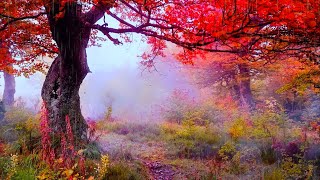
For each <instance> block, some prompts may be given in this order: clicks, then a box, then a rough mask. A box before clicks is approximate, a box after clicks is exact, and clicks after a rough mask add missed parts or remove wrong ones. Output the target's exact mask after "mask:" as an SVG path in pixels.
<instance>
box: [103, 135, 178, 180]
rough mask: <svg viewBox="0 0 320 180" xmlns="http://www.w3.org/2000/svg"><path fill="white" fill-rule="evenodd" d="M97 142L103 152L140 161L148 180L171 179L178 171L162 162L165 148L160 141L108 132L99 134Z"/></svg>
mask: <svg viewBox="0 0 320 180" xmlns="http://www.w3.org/2000/svg"><path fill="white" fill-rule="evenodd" d="M99 143H100V145H101V148H102V151H103V153H104V154H109V155H110V156H113V157H120V158H123V159H126V160H137V161H139V162H141V163H142V164H143V165H144V166H145V168H146V169H147V171H148V172H147V173H148V175H149V179H150V180H173V179H174V175H175V174H177V173H178V172H177V171H176V170H175V168H174V167H173V166H172V165H168V164H165V163H164V162H163V160H164V154H165V152H166V149H165V147H164V145H163V144H161V143H160V142H148V143H146V142H144V141H139V140H134V139H130V138H128V137H127V136H125V135H121V134H116V133H108V134H105V135H103V136H101V138H100V140H99Z"/></svg>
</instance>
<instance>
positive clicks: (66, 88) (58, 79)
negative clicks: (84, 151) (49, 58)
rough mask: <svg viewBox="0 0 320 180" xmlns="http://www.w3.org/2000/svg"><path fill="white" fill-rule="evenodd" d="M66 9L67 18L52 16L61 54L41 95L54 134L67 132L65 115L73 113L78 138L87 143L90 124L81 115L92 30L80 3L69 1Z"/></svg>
mask: <svg viewBox="0 0 320 180" xmlns="http://www.w3.org/2000/svg"><path fill="white" fill-rule="evenodd" d="M52 8H53V9H59V6H58V5H57V4H53V7H52ZM65 8H66V10H65V14H64V17H62V18H61V19H59V20H58V21H57V20H56V18H55V17H54V15H50V14H49V16H48V19H49V24H50V28H51V32H52V36H53V39H54V40H55V41H56V43H57V45H58V47H59V56H58V57H57V58H56V59H55V60H54V61H53V63H52V65H51V67H50V69H49V71H48V74H47V76H46V79H45V82H44V85H43V88H42V93H41V95H42V98H43V100H44V103H45V106H46V108H47V110H48V115H49V123H50V124H49V125H50V127H51V129H52V131H53V133H55V134H56V135H58V136H59V133H61V132H64V133H66V121H65V118H66V116H69V118H70V124H71V126H72V131H73V134H74V139H75V140H76V142H81V143H86V141H87V137H86V135H87V124H86V121H85V120H84V118H83V116H82V114H81V109H80V97H79V89H80V85H81V83H82V81H83V80H84V78H85V77H86V75H87V73H88V72H89V68H88V65H87V56H86V47H87V44H88V41H89V36H90V29H89V28H86V27H85V26H84V25H83V24H82V22H81V21H80V15H79V12H80V13H81V7H80V6H79V5H77V4H76V3H68V4H67V5H66V7H65ZM79 8H80V9H79ZM53 11H54V10H53ZM50 12H52V10H50Z"/></svg>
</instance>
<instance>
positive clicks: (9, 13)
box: [0, 0, 320, 141]
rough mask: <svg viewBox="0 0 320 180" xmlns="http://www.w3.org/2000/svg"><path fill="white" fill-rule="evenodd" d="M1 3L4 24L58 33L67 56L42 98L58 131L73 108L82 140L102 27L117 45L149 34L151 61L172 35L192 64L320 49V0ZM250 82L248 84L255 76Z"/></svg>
mask: <svg viewBox="0 0 320 180" xmlns="http://www.w3.org/2000/svg"><path fill="white" fill-rule="evenodd" d="M0 7H2V9H1V10H0V16H1V17H5V20H3V21H1V24H0V31H1V30H3V31H7V30H8V29H10V30H11V31H14V32H16V33H18V34H20V35H21V34H25V33H23V32H22V33H21V32H19V30H17V28H16V27H15V26H14V25H15V24H17V23H18V22H19V23H20V24H22V25H24V24H27V25H26V26H27V27H32V26H38V25H39V24H40V25H42V26H41V29H37V30H38V35H39V36H38V39H37V40H38V42H41V43H38V46H37V47H42V46H44V47H47V44H46V43H42V42H45V41H43V39H45V37H41V35H43V34H45V33H47V32H51V37H52V39H53V40H54V41H55V44H56V47H57V49H58V53H59V56H58V57H57V58H56V59H55V60H54V62H53V63H52V65H51V67H50V69H49V72H48V74H47V78H46V80H45V83H44V86H43V89H42V98H43V100H44V102H45V105H46V107H47V109H48V112H49V119H50V126H51V128H52V129H53V132H61V131H62V132H65V131H66V129H65V127H66V125H65V120H64V119H65V116H66V115H68V116H69V117H70V120H71V124H72V128H73V132H74V135H75V138H76V139H78V140H80V141H83V140H84V141H85V140H86V128H87V126H86V123H85V121H84V119H83V117H82V115H81V111H80V99H79V94H78V92H79V88H80V85H81V83H82V81H83V79H84V78H85V77H86V75H87V73H88V72H89V68H88V65H87V56H86V47H87V46H88V43H89V40H90V35H91V34H92V32H93V31H94V30H98V31H101V32H102V33H103V34H104V35H105V36H106V37H107V38H108V39H109V40H111V41H112V42H113V43H114V44H120V43H121V42H120V40H121V39H120V38H122V39H123V40H125V41H128V40H130V39H129V38H128V36H127V34H128V33H137V34H142V35H144V36H146V37H148V40H147V42H148V43H149V44H150V45H151V53H144V54H143V55H142V57H143V58H145V59H146V61H145V62H144V64H145V65H147V66H151V65H152V60H153V59H154V57H155V56H157V55H164V54H163V50H164V49H165V48H166V42H171V43H174V44H176V45H178V46H180V47H183V48H184V50H183V51H182V53H181V54H180V55H178V56H177V57H178V58H179V59H180V60H181V61H182V62H184V63H192V58H193V57H195V56H196V55H199V54H203V51H207V52H228V53H234V54H237V55H238V56H239V57H241V58H242V59H247V60H250V61H258V60H259V59H265V60H267V61H271V60H272V59H274V57H276V56H277V58H280V57H281V56H285V55H286V56H287V55H299V56H301V57H307V58H309V59H310V58H311V57H317V56H318V54H317V52H318V51H315V50H317V48H318V47H319V38H318V37H319V32H320V31H319V24H320V23H319V20H320V18H319V3H317V1H316V0H309V1H307V2H305V1H304V0H297V1H289V0H261V1H255V0H249V1H248V0H238V1H233V0H232V1H231V0H224V1H219V0H218V1H208V0H182V1H176V0H158V1H157V0H81V1H79V0H78V1H76V0H33V1H32V3H31V2H29V1H27V0H9V1H5V2H1V3H0ZM104 16H108V17H110V18H113V19H115V20H116V21H118V22H119V23H120V26H119V27H110V26H109V24H108V23H107V22H105V21H104V22H103V24H101V25H99V24H97V21H98V20H100V19H102V18H103V17H104ZM29 19H33V20H32V21H30V20H29ZM103 19H104V20H105V18H103ZM28 20H29V21H28ZM26 22H28V23H26ZM296 22H298V23H296ZM33 31H34V30H33ZM117 34H120V35H121V36H118V35H117ZM35 37H37V36H35ZM12 40H13V41H15V40H14V38H13V39H12ZM46 42H47V43H50V40H48V41H46ZM14 44H18V43H17V42H15V43H14ZM46 49H48V48H43V50H46ZM39 52H40V53H41V51H39ZM284 53H285V55H282V54H284ZM279 55H281V56H279ZM239 69H240V70H241V71H243V72H244V73H247V71H248V70H247V69H246V68H245V67H241V68H239ZM243 86H244V87H247V86H248V84H247V82H244V84H243ZM241 91H247V89H246V88H243V89H242V90H241Z"/></svg>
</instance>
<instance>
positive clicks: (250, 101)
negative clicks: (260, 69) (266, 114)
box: [232, 64, 255, 111]
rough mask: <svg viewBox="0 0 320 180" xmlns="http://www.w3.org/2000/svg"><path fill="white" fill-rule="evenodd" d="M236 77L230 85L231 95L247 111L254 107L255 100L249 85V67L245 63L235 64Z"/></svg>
mask: <svg viewBox="0 0 320 180" xmlns="http://www.w3.org/2000/svg"><path fill="white" fill-rule="evenodd" d="M237 69H238V70H237V71H238V73H235V74H237V76H238V77H236V76H235V77H234V78H235V80H234V81H235V82H234V84H233V86H232V97H233V99H234V100H235V101H237V102H238V103H239V106H240V107H242V108H245V109H247V110H249V111H252V110H254V109H255V102H254V98H253V95H252V91H251V87H250V84H251V83H250V69H249V67H248V65H246V64H238V65H237Z"/></svg>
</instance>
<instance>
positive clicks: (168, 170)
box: [145, 161, 175, 180]
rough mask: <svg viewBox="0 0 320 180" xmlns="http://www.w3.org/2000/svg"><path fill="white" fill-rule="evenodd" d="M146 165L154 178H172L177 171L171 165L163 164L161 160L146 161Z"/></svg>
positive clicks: (169, 179)
mask: <svg viewBox="0 0 320 180" xmlns="http://www.w3.org/2000/svg"><path fill="white" fill-rule="evenodd" d="M145 165H146V166H147V167H148V169H149V171H150V175H151V177H150V178H152V179H154V180H172V179H173V176H174V175H175V171H174V170H173V168H172V167H171V166H169V165H165V164H162V163H161V162H158V161H155V162H146V163H145Z"/></svg>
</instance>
